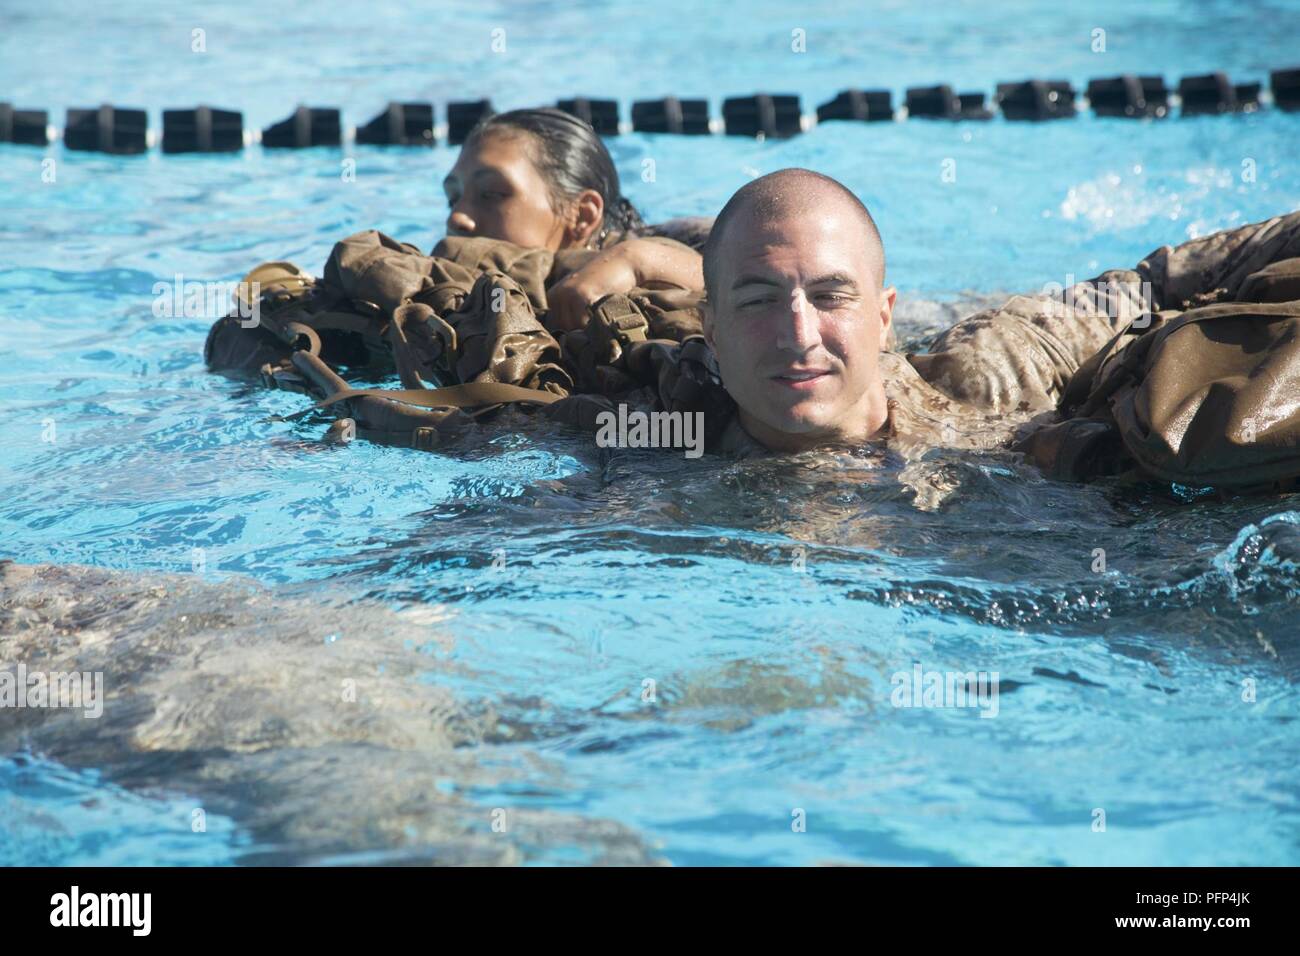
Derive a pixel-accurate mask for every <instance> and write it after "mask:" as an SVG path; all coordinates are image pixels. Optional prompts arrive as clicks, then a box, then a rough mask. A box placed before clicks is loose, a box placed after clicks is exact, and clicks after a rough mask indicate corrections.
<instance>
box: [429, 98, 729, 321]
mask: <svg viewBox="0 0 1300 956" xmlns="http://www.w3.org/2000/svg"><path fill="white" fill-rule="evenodd" d="M443 189H444V190H445V192H446V194H447V203H448V205H449V206H450V207H451V214H450V215H449V216H448V217H447V235H448V236H449V237H451V236H477V237H483V238H489V239H504V240H506V241H508V242H513V243H514V244H516V245H519V246H528V247H532V248H540V249H549V250H551V251H552V252H554V253H556V254H557V255H556V259H555V267H554V268H553V269H552V272H551V278H550V279H549V280H548V283H547V284H548V289H547V304H548V306H549V314H548V316H547V323H546V324H547V325H548V326H549V327H550V329H551V330H552V331H555V332H559V331H568V330H571V329H576V328H579V327H581V326H582V325H583V324H584V323H585V321H586V317H587V307H588V306H589V305H591V304H592V303H593V302H595V301H596V300H598V299H600V298H602V297H603V296H606V295H609V294H611V293H616V292H626V291H628V290H629V289H631V288H634V287H638V286H640V287H645V286H647V285H651V284H654V283H667V284H670V285H677V286H680V287H682V288H687V289H702V288H703V287H704V274H703V260H702V259H701V257H700V254H699V253H698V252H696V251H695V250H694V249H692V248H689V247H687V246H684V245H682V244H680V243H666V242H662V241H659V240H657V239H655V238H653V234H655V233H656V231H657V230H656V229H655V228H654V227H649V226H646V225H645V223H644V222H642V220H641V216H640V215H639V214H638V213H637V211H636V209H635V208H634V207H633V206H632V204H631V203H630V202H628V201H627V199H625V198H624V197H623V195H622V194H621V192H620V189H619V181H618V171H617V170H615V168H614V162H613V160H612V159H611V158H610V155H609V151H608V150H607V149H606V148H605V144H604V143H602V142H601V141H600V137H599V136H597V135H596V133H595V131H594V130H593V129H592V128H591V126H590V125H588V124H587V123H584V122H583V121H582V120H580V119H578V118H576V117H574V116H570V115H569V114H568V113H564V112H562V111H560V110H557V109H529V110H512V111H510V112H508V113H499V114H497V115H495V116H491V117H488V118H487V119H485V120H483V121H482V122H480V123H479V124H478V125H477V126H475V127H474V129H473V130H471V131H470V134H469V136H468V137H467V138H466V140H465V143H464V145H463V146H462V147H461V151H460V156H459V157H458V158H457V160H456V165H455V166H453V167H452V170H451V172H450V173H448V174H447V178H446V179H444V180H443ZM693 228H694V229H695V231H696V237H698V234H699V231H700V228H701V227H700V226H699V225H698V224H696V225H694V226H693ZM693 238H694V237H693ZM434 254H435V255H437V254H438V250H437V249H434Z"/></svg>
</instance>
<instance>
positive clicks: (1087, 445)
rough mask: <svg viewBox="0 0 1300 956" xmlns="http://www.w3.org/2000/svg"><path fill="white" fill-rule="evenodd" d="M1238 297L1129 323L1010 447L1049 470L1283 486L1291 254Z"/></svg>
mask: <svg viewBox="0 0 1300 956" xmlns="http://www.w3.org/2000/svg"><path fill="white" fill-rule="evenodd" d="M1287 297H1290V298H1287ZM1238 300H1239V301H1233V302H1216V303H1212V304H1209V305H1203V306H1200V307H1198V308H1193V309H1189V310H1187V311H1185V312H1172V311H1171V312H1160V313H1153V314H1147V315H1144V316H1142V317H1140V318H1139V319H1137V320H1136V321H1135V322H1134V323H1131V324H1130V325H1129V327H1127V328H1126V329H1125V330H1124V331H1123V332H1121V333H1120V334H1119V335H1117V336H1115V338H1114V339H1112V340H1111V342H1110V343H1109V344H1108V345H1107V346H1106V347H1105V348H1104V349H1102V350H1101V351H1100V352H1098V353H1097V354H1096V355H1094V356H1093V357H1092V358H1091V359H1090V360H1089V361H1088V362H1086V363H1085V364H1084V365H1082V366H1080V368H1079V370H1078V371H1077V372H1076V373H1075V374H1074V376H1073V377H1072V378H1071V380H1070V382H1069V384H1068V385H1067V387H1066V389H1065V392H1064V393H1063V396H1062V398H1061V401H1060V403H1059V405H1058V413H1059V415H1060V417H1061V418H1062V419H1063V420H1062V421H1060V422H1058V423H1056V424H1054V425H1050V426H1048V427H1046V428H1042V429H1039V430H1038V431H1035V432H1033V433H1032V434H1030V435H1029V436H1028V437H1027V438H1026V439H1025V440H1024V441H1022V442H1021V443H1020V445H1019V446H1018V447H1019V449H1020V450H1021V451H1025V452H1026V453H1027V454H1028V455H1029V456H1030V458H1031V459H1033V460H1034V461H1035V462H1036V463H1037V464H1038V465H1039V466H1040V467H1041V468H1042V469H1043V470H1044V471H1045V472H1046V473H1047V474H1049V475H1050V476H1052V477H1057V478H1066V479H1086V478H1090V477H1095V476H1097V475H1103V474H1129V475H1131V476H1133V477H1139V478H1151V477H1154V478H1159V479H1164V480H1168V481H1173V482H1177V483H1179V484H1183V485H1189V486H1193V487H1205V486H1209V487H1215V488H1225V489H1246V488H1250V489H1273V488H1276V489H1281V490H1289V489H1290V488H1291V487H1292V486H1293V485H1294V484H1295V481H1296V479H1297V478H1298V477H1300V259H1288V260H1285V261H1282V262H1277V263H1274V264H1272V265H1270V266H1269V267H1268V268H1266V269H1262V270H1260V271H1259V272H1257V273H1254V274H1252V275H1251V276H1250V277H1249V278H1248V279H1247V280H1246V281H1245V283H1243V285H1242V287H1241V290H1240V291H1239V292H1238Z"/></svg>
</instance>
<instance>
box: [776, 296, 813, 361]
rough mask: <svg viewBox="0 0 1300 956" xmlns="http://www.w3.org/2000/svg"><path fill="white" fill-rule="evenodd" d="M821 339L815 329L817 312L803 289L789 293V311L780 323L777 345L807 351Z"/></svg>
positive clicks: (797, 350) (792, 349)
mask: <svg viewBox="0 0 1300 956" xmlns="http://www.w3.org/2000/svg"><path fill="white" fill-rule="evenodd" d="M820 341H821V335H820V334H819V332H818V329H817V312H816V310H815V309H813V307H812V306H811V305H809V304H808V299H807V297H806V296H805V295H804V292H803V289H795V290H794V292H792V293H790V311H789V313H788V314H787V315H786V321H785V322H783V323H782V325H781V332H780V334H779V335H778V337H777V345H778V347H780V348H783V349H789V350H791V351H796V352H801V353H802V352H807V351H808V350H809V349H810V348H812V347H813V346H814V345H816V344H817V343H818V342H820Z"/></svg>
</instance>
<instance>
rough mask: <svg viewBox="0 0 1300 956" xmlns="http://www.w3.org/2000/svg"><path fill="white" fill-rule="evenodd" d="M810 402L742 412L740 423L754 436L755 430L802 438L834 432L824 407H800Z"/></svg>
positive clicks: (776, 435)
mask: <svg viewBox="0 0 1300 956" xmlns="http://www.w3.org/2000/svg"><path fill="white" fill-rule="evenodd" d="M810 404H811V403H806V402H801V403H799V405H796V406H795V407H794V408H782V409H764V410H763V411H764V414H762V415H752V414H747V413H745V412H742V413H741V424H742V425H744V426H745V429H746V431H748V432H750V433H751V434H754V435H755V437H758V435H757V434H755V433H756V432H765V433H767V434H768V435H770V436H772V437H778V436H782V435H785V436H789V437H790V438H794V439H804V440H807V439H814V438H817V437H818V436H823V435H824V436H827V437H829V436H831V435H833V434H835V432H836V428H835V424H834V422H831V421H827V416H826V414H825V409H824V408H814V407H801V406H806V405H810Z"/></svg>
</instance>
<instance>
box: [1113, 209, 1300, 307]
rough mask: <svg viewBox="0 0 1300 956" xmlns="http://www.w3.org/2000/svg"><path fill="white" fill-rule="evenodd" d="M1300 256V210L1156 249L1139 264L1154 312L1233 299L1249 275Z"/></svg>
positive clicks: (1236, 296) (1138, 268)
mask: <svg viewBox="0 0 1300 956" xmlns="http://www.w3.org/2000/svg"><path fill="white" fill-rule="evenodd" d="M1297 256H1300V211H1297V212H1293V213H1289V214H1287V215H1285V216H1275V217H1274V218H1272V219H1266V220H1265V221H1263V222H1253V223H1250V224H1249V225H1246V226H1239V227H1238V228H1236V229H1225V230H1224V231H1223V232H1216V233H1213V234H1212V235H1209V236H1204V237H1202V238H1200V239H1192V240H1191V241H1189V242H1184V243H1182V244H1181V245H1178V246H1161V247H1160V248H1159V249H1157V250H1156V251H1155V252H1153V253H1151V254H1150V255H1149V256H1147V257H1146V258H1145V259H1143V260H1142V262H1141V263H1139V264H1138V267H1137V271H1138V272H1139V273H1141V274H1142V277H1143V278H1144V279H1145V280H1146V281H1148V282H1150V283H1151V290H1152V296H1153V298H1154V299H1155V302H1156V308H1158V309H1186V308H1190V307H1192V306H1196V305H1206V304H1209V303H1210V302H1215V301H1223V300H1230V301H1237V300H1238V298H1239V293H1240V292H1241V288H1242V285H1243V284H1244V283H1245V282H1246V279H1247V278H1248V277H1249V276H1250V275H1251V274H1252V273H1254V272H1258V271H1260V270H1261V269H1264V268H1265V267H1267V266H1269V265H1272V264H1274V263H1276V262H1280V261H1282V260H1284V259H1292V258H1295V257H1297Z"/></svg>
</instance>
